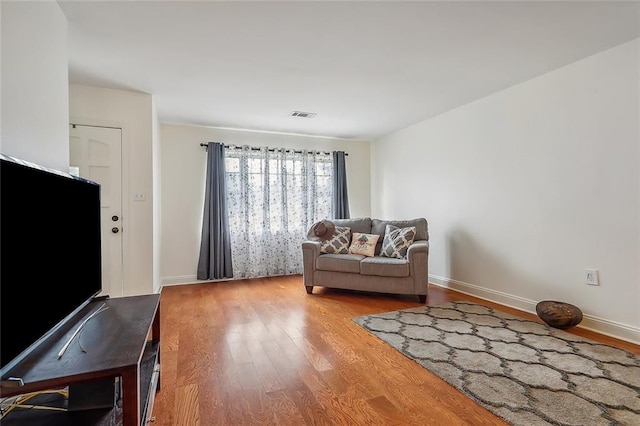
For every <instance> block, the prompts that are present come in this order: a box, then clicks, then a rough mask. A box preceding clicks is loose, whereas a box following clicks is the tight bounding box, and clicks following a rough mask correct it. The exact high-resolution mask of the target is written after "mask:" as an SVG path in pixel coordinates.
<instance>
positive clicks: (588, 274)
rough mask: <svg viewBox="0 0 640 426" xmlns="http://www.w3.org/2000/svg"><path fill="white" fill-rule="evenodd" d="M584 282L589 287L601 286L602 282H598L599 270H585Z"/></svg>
mask: <svg viewBox="0 0 640 426" xmlns="http://www.w3.org/2000/svg"><path fill="white" fill-rule="evenodd" d="M584 282H585V284H587V285H600V281H599V280H598V270H597V269H585V270H584Z"/></svg>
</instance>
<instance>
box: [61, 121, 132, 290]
mask: <svg viewBox="0 0 640 426" xmlns="http://www.w3.org/2000/svg"><path fill="white" fill-rule="evenodd" d="M69 166H70V172H71V173H72V174H75V175H77V176H80V177H83V178H85V179H89V180H92V181H94V182H98V183H99V184H100V204H101V207H102V215H101V220H102V234H101V237H102V293H101V294H102V295H109V296H110V297H122V296H123V295H124V289H123V276H122V271H123V257H122V129H114V128H110V127H95V126H84V125H79V124H71V125H70V126H69ZM79 249H81V248H79Z"/></svg>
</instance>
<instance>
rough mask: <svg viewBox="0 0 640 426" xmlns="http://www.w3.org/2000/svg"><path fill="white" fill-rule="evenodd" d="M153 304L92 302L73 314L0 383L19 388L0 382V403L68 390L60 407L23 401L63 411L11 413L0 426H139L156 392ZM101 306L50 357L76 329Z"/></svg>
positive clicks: (152, 299) (143, 300)
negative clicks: (17, 381) (12, 380)
mask: <svg viewBox="0 0 640 426" xmlns="http://www.w3.org/2000/svg"><path fill="white" fill-rule="evenodd" d="M159 302H160V295H159V294H152V295H144V296H130V297H122V298H114V299H104V300H94V301H92V302H91V303H90V304H89V305H87V306H86V307H85V308H84V309H83V310H82V311H81V312H79V313H78V314H77V315H76V318H77V320H75V318H74V321H69V323H68V324H65V325H64V326H63V327H61V328H60V329H59V330H57V331H56V332H55V333H54V334H52V335H51V336H50V337H49V338H47V339H46V340H45V341H43V342H42V343H41V344H40V345H38V347H37V348H36V349H35V350H34V351H33V352H32V353H31V354H29V356H27V357H26V358H25V359H23V360H22V361H21V362H20V363H19V364H18V365H16V366H15V367H13V368H12V369H11V370H10V371H9V372H8V373H7V374H6V375H5V377H3V379H6V378H7V377H15V378H21V379H22V381H23V383H24V384H23V385H22V386H5V385H4V384H6V382H4V381H3V386H2V387H0V396H2V397H3V398H4V397H9V396H15V395H24V394H28V393H31V392H39V391H44V390H51V389H68V398H61V400H60V401H56V400H55V399H56V397H52V396H51V394H48V395H49V396H47V394H42V395H38V396H36V397H34V398H33V400H32V401H28V402H25V404H36V403H37V402H38V398H44V399H47V398H50V399H52V401H51V402H52V404H53V405H56V404H59V406H60V407H61V408H64V409H65V411H49V410H37V409H31V410H23V409H19V408H16V409H14V410H12V411H11V412H9V413H8V414H7V415H6V416H5V417H4V418H3V419H2V421H1V423H2V425H3V426H9V425H14V424H15V425H31V424H33V425H35V424H37V425H39V426H44V425H83V426H88V425H123V426H139V425H144V424H146V423H147V422H148V421H149V419H150V416H151V411H152V408H153V400H154V396H155V393H156V391H157V390H158V389H159V386H160V383H159V376H160V374H159V372H160V303H159ZM101 307H102V308H103V310H102V311H101V312H100V313H98V314H96V315H95V316H93V317H92V318H91V319H90V320H88V321H87V322H86V323H85V324H84V326H83V328H82V331H80V332H79V333H78V334H77V335H76V336H75V338H74V339H73V340H72V341H71V344H70V345H69V346H68V348H67V350H66V351H65V353H64V354H63V355H62V357H61V358H58V352H59V351H60V349H61V348H62V347H63V346H64V344H65V342H66V341H68V339H69V337H70V336H72V335H73V333H74V331H75V330H76V329H77V327H78V326H79V325H80V324H81V323H82V322H83V321H84V320H85V319H86V318H88V317H89V316H90V315H91V314H92V313H94V312H96V311H97V310H98V309H100V308H101ZM105 308H106V309H105ZM35 315H37V313H36V314H35ZM18 332H19V331H18ZM67 387H68V388H67ZM57 398H60V397H57ZM48 402H50V401H47V403H48ZM41 404H43V403H41ZM43 405H44V404H43Z"/></svg>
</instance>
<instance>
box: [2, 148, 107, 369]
mask: <svg viewBox="0 0 640 426" xmlns="http://www.w3.org/2000/svg"><path fill="white" fill-rule="evenodd" d="M101 280H102V262H101V248H100V185H99V184H97V183H95V182H92V181H89V180H86V179H82V178H79V177H74V176H71V175H69V174H67V173H63V172H59V171H55V170H51V169H46V168H44V167H40V166H37V165H35V164H33V163H28V162H26V161H22V160H19V159H15V158H12V157H9V156H5V155H2V154H0V376H2V379H5V377H4V376H5V374H6V373H7V372H8V371H9V369H10V368H11V367H13V365H15V364H16V363H17V362H18V361H19V360H20V359H21V358H23V357H24V356H26V355H27V354H28V352H29V351H30V350H31V349H33V348H34V347H35V346H36V345H37V343H38V342H39V341H41V340H42V339H43V338H44V337H45V336H46V335H48V334H49V333H50V332H52V331H53V330H54V329H55V328H57V327H59V326H60V325H61V324H62V323H63V322H64V321H65V320H67V319H68V318H69V317H70V316H71V315H72V314H73V313H75V312H77V311H78V310H79V309H81V308H82V307H84V306H85V305H86V304H87V303H88V302H89V301H90V300H91V299H92V298H93V297H94V296H96V295H97V294H98V293H100V291H101V289H102V281H101Z"/></svg>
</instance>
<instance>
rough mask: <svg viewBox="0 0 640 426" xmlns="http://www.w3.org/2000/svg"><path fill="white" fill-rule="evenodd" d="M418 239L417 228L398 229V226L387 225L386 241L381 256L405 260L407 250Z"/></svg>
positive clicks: (383, 243)
mask: <svg viewBox="0 0 640 426" xmlns="http://www.w3.org/2000/svg"><path fill="white" fill-rule="evenodd" d="M415 237H416V227H415V226H411V227H409V228H398V227H397V226H393V225H387V228H386V229H385V231H384V239H383V240H382V248H381V249H380V256H385V257H397V258H398V259H404V258H405V257H406V256H407V250H408V249H409V246H410V245H411V244H412V243H413V239H414V238H415Z"/></svg>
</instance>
